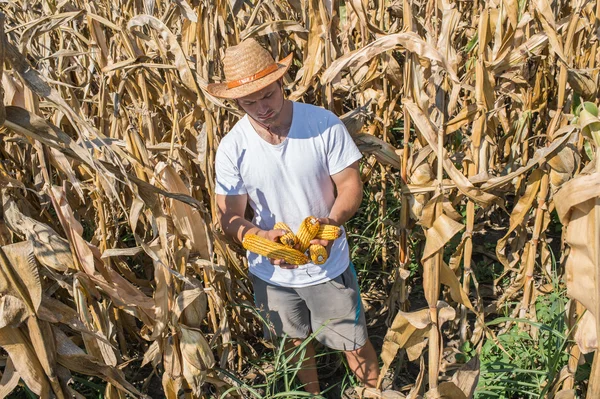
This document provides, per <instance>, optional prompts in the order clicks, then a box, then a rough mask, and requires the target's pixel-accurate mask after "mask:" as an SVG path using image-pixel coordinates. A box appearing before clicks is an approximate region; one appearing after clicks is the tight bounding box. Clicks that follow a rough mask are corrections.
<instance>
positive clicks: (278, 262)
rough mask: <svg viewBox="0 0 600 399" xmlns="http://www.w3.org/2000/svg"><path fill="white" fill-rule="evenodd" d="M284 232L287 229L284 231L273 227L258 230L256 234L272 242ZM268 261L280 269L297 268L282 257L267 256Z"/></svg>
mask: <svg viewBox="0 0 600 399" xmlns="http://www.w3.org/2000/svg"><path fill="white" fill-rule="evenodd" d="M286 233H287V231H285V230H283V229H273V230H260V231H259V232H258V233H257V234H256V235H258V236H260V237H264V238H266V239H268V240H271V241H274V242H279V238H280V237H281V236H282V235H284V234H286ZM269 261H270V262H271V264H272V265H274V266H278V267H280V268H282V269H297V268H298V265H290V264H289V263H286V262H285V261H284V260H283V259H271V258H269Z"/></svg>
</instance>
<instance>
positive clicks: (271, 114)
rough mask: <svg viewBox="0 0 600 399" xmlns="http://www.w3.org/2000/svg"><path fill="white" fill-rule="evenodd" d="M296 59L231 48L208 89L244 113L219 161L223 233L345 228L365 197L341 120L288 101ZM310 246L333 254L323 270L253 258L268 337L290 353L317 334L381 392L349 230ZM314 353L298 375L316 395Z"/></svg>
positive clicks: (269, 234) (272, 234)
mask: <svg viewBox="0 0 600 399" xmlns="http://www.w3.org/2000/svg"><path fill="white" fill-rule="evenodd" d="M291 62H292V55H291V54H290V55H289V56H288V57H286V58H285V59H283V60H282V61H280V62H279V63H275V61H274V60H273V58H272V57H271V55H270V53H269V52H268V51H267V50H265V49H264V48H262V47H261V46H260V45H259V44H258V43H257V42H256V41H255V40H253V39H249V40H246V41H244V42H242V43H241V44H239V45H237V46H233V47H229V48H228V49H227V50H226V53H225V58H224V60H223V67H224V72H225V79H226V82H224V83H213V84H210V85H209V86H208V91H209V92H210V93H211V94H213V95H214V96H217V97H221V98H229V99H235V100H236V101H237V103H238V105H239V106H240V107H241V108H242V109H243V110H244V111H245V112H246V115H245V116H244V117H243V118H242V119H241V120H240V121H239V122H238V123H236V125H235V126H234V127H233V128H232V129H231V131H230V132H229V133H228V134H227V135H226V136H225V137H224V138H223V140H222V141H221V143H220V145H219V148H218V150H217V155H216V175H217V184H216V187H217V188H216V193H217V198H216V201H217V206H218V210H219V217H220V223H221V227H222V228H223V230H224V232H225V233H226V234H228V235H230V236H232V237H234V238H235V239H237V240H238V241H240V242H241V241H242V239H243V237H244V235H246V234H257V235H259V236H262V237H266V238H268V239H270V240H273V241H277V239H278V238H279V237H280V236H282V235H283V234H284V233H285V231H283V230H274V229H273V226H274V225H275V223H276V222H284V223H286V224H288V226H290V227H291V228H292V230H293V231H297V229H298V226H299V225H300V222H301V221H302V220H303V219H304V218H306V217H307V216H315V217H317V218H319V220H320V221H321V223H326V224H334V225H337V226H342V225H343V224H344V223H345V222H346V221H348V219H350V217H352V215H354V213H355V212H356V210H357V209H358V207H359V205H360V202H361V199H362V183H361V180H360V174H359V170H358V160H359V159H360V158H361V153H360V151H359V150H358V148H357V147H356V145H355V144H354V142H353V141H352V139H351V137H350V135H349V134H348V131H347V130H346V128H345V127H344V125H343V124H342V123H341V121H340V120H339V118H337V117H336V116H335V115H333V114H332V113H331V112H329V111H327V110H325V109H323V108H320V107H315V106H312V105H308V104H303V103H297V102H292V101H290V100H286V99H285V98H284V95H283V85H282V77H283V75H284V74H285V72H286V71H287V69H288V68H289V66H290V65H291ZM248 203H249V204H250V206H251V207H252V209H253V210H254V218H253V220H252V221H249V220H247V219H245V218H244V213H245V209H246V205H247V204H248ZM342 230H343V229H342ZM312 243H313V244H321V245H323V246H325V247H326V248H327V249H328V251H329V259H328V260H327V262H326V263H324V264H323V265H315V264H312V263H309V264H306V265H299V266H298V265H289V264H286V263H285V262H283V261H282V260H281V259H267V258H265V257H262V256H260V255H257V254H254V253H251V252H248V264H249V271H250V275H251V278H252V281H253V284H254V291H255V300H256V306H257V308H258V309H259V311H260V312H261V314H263V316H264V317H265V319H266V320H267V321H268V322H269V323H271V324H272V326H271V328H269V327H268V326H266V327H265V335H266V336H267V337H269V336H270V334H271V331H273V332H274V333H275V334H276V335H277V336H279V337H283V336H287V337H289V338H290V340H289V341H288V342H289V344H288V348H289V349H291V348H293V346H294V345H296V346H297V345H300V344H302V343H303V341H304V340H305V339H306V338H307V337H308V336H309V334H310V333H311V332H314V333H316V335H315V338H316V339H317V340H318V341H319V342H321V343H323V344H324V345H326V346H328V347H330V348H332V349H336V350H342V351H344V353H345V355H346V358H347V360H348V365H349V367H350V368H351V369H352V370H353V371H354V373H355V374H356V376H357V377H358V379H359V380H360V381H361V382H362V383H363V384H365V385H366V386H368V387H374V386H375V385H376V383H377V378H378V376H379V364H378V361H377V355H376V353H375V350H374V349H373V346H372V345H371V342H370V341H369V339H368V337H367V328H366V323H365V316H364V311H363V309H362V307H361V302H360V293H359V289H358V284H357V281H356V273H355V272H354V268H353V266H352V264H351V263H350V258H349V251H348V242H347V240H346V235H345V232H344V233H343V234H342V236H341V237H340V238H338V239H337V240H335V241H333V242H328V241H326V240H318V239H317V240H313V241H312ZM314 354H315V351H314V348H313V346H312V344H310V343H309V344H308V345H307V346H306V356H305V360H304V363H303V367H302V369H301V370H300V371H299V372H298V377H299V379H300V381H301V383H302V384H303V386H304V389H305V390H306V391H308V392H310V393H314V394H317V393H319V392H320V390H319V382H318V376H317V371H316V365H315V359H314Z"/></svg>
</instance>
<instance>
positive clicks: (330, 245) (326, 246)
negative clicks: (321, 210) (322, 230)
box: [310, 218, 339, 259]
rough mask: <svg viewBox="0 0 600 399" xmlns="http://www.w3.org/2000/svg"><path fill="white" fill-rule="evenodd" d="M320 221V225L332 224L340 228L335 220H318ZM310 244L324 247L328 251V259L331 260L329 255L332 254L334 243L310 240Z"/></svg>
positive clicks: (316, 239)
mask: <svg viewBox="0 0 600 399" xmlns="http://www.w3.org/2000/svg"><path fill="white" fill-rule="evenodd" d="M318 220H319V223H321V224H332V225H334V226H339V225H338V224H337V223H336V222H335V221H334V220H333V219H330V218H318ZM310 243H311V244H317V245H322V246H324V247H325V249H326V250H327V258H328V259H329V255H330V253H331V247H332V246H333V241H331V240H323V239H320V238H315V239H313V240H310Z"/></svg>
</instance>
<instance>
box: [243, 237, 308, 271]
mask: <svg viewBox="0 0 600 399" xmlns="http://www.w3.org/2000/svg"><path fill="white" fill-rule="evenodd" d="M242 245H243V246H244V248H246V249H247V250H248V251H250V252H254V253H256V254H259V255H262V256H266V257H267V258H271V259H283V260H284V261H285V262H286V263H288V264H290V265H303V264H305V263H308V257H307V256H306V255H305V254H304V253H302V252H300V251H298V250H295V249H293V248H288V247H286V246H285V245H283V244H279V243H277V242H274V241H271V240H268V239H266V238H262V237H259V236H257V235H255V234H246V235H245V236H244V240H243V241H242Z"/></svg>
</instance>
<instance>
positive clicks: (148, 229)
mask: <svg viewBox="0 0 600 399" xmlns="http://www.w3.org/2000/svg"><path fill="white" fill-rule="evenodd" d="M251 3H252V4H251ZM0 7H1V10H2V12H3V13H4V15H3V17H2V18H0V37H1V38H2V40H0V74H1V75H2V84H1V85H0V95H3V98H4V101H3V105H0V122H1V123H2V126H3V127H2V128H1V130H0V138H1V139H2V143H1V147H0V158H1V160H2V162H0V190H1V196H2V218H0V293H1V297H0V302H1V306H0V346H1V347H2V348H3V349H4V351H5V355H4V359H5V367H4V372H3V376H2V381H1V382H0V396H2V397H4V396H6V395H8V394H10V392H12V391H13V390H14V389H15V388H16V386H17V385H18V384H19V382H20V381H22V384H25V385H27V387H28V388H29V389H30V390H31V391H32V392H34V393H35V394H37V395H40V396H42V397H51V396H56V397H58V398H67V397H83V395H82V394H81V393H79V392H76V388H75V387H74V386H73V385H72V384H69V381H70V380H71V373H72V372H75V373H81V374H86V375H92V376H97V377H99V378H101V379H103V380H105V381H106V382H107V385H106V392H105V394H106V397H109V398H122V397H125V395H130V396H133V397H143V394H142V392H141V391H143V390H144V389H145V388H146V387H145V386H143V385H142V386H140V385H139V384H138V385H136V386H134V385H133V381H132V380H131V378H130V377H128V376H130V375H132V373H131V372H130V371H131V367H132V366H131V364H136V365H137V366H139V365H140V362H136V360H138V359H140V358H141V365H152V366H153V367H155V368H156V370H157V371H159V372H160V373H162V374H161V375H160V377H161V378H162V385H163V389H164V392H165V396H166V397H167V398H176V397H177V395H178V393H179V392H180V390H182V389H184V390H185V395H186V397H190V398H192V397H193V398H200V397H210V395H213V394H214V393H211V392H217V393H219V394H220V393H223V392H225V391H226V390H228V389H230V388H232V387H233V388H235V386H236V384H238V382H236V381H235V380H233V379H231V378H230V377H228V376H227V375H225V374H224V373H222V372H220V371H219V370H223V369H227V370H230V371H233V372H234V373H241V372H242V370H243V369H244V368H245V367H246V365H247V364H248V363H247V361H248V359H249V358H252V357H253V356H255V354H254V353H253V352H252V350H251V348H250V346H249V345H244V344H243V342H245V341H247V340H248V339H250V337H251V336H253V335H255V334H257V332H258V331H259V329H260V324H259V322H258V321H257V320H256V318H255V317H254V316H253V314H252V313H251V312H250V311H248V310H246V309H248V307H247V306H246V305H249V304H250V303H251V302H252V295H251V291H250V290H249V288H248V284H247V277H248V276H247V271H246V270H247V269H246V265H245V260H244V259H243V257H242V256H241V253H242V251H240V247H239V246H238V245H237V244H235V243H232V242H231V241H230V240H229V239H227V238H226V237H225V236H224V235H223V234H222V233H221V232H220V231H219V228H218V226H217V225H216V220H217V218H216V216H217V215H216V209H215V204H214V156H215V150H216V148H217V146H218V143H219V139H220V138H221V137H222V136H223V135H224V134H225V133H226V132H227V131H228V129H229V128H230V127H231V126H232V125H233V124H234V123H235V122H236V121H237V120H238V118H239V117H240V115H241V113H240V112H239V110H237V109H236V108H235V107H234V105H233V104H231V103H227V102H223V101H221V100H219V99H216V98H213V97H211V96H210V95H208V94H207V93H206V91H205V87H206V84H207V82H209V81H213V80H214V79H215V77H216V76H217V77H218V76H222V72H221V62H220V61H221V59H222V57H223V54H224V48H226V47H227V46H229V45H232V44H235V43H237V42H238V41H239V40H241V39H243V38H247V37H255V38H258V39H259V40H261V42H263V44H264V45H265V46H267V47H268V48H269V49H271V50H272V51H273V53H274V54H282V55H283V54H288V53H289V52H294V54H295V60H296V61H295V65H294V67H293V68H292V69H291V70H290V73H289V74H288V75H287V76H285V78H284V85H285V88H286V90H287V91H288V93H289V97H290V98H291V99H294V100H302V101H306V102H311V103H314V104H318V105H322V106H325V107H327V108H329V109H331V110H333V111H334V112H336V113H337V114H339V115H342V114H343V116H342V120H343V122H344V123H345V124H346V126H347V127H348V129H349V131H350V132H351V134H352V136H353V138H354V139H355V141H356V143H357V144H358V145H359V148H360V149H361V150H362V151H363V153H364V154H365V163H364V168H363V179H364V181H365V182H367V181H368V182H370V183H371V184H372V185H373V186H374V187H378V186H379V187H387V189H388V190H390V189H391V188H392V187H395V186H396V184H395V183H399V184H398V185H399V189H398V190H397V191H396V192H394V193H392V194H393V195H394V196H396V197H397V198H398V199H399V202H400V204H401V208H400V211H399V212H400V214H399V220H398V221H394V222H395V223H396V227H397V228H396V230H395V233H394V234H390V233H389V230H386V229H381V230H380V231H379V234H380V236H381V237H380V238H381V239H382V240H384V241H390V240H392V241H394V242H396V243H397V248H398V251H397V253H392V252H390V251H388V252H387V253H386V254H384V257H385V259H384V260H383V261H384V262H385V264H386V265H387V266H385V267H387V268H388V271H389V269H390V268H391V270H392V272H393V273H392V278H391V280H390V281H388V285H387V287H388V289H389V292H388V294H389V295H388V298H389V299H388V300H387V303H386V306H387V309H388V318H389V330H388V333H387V334H386V337H385V341H384V344H383V348H382V352H381V358H382V360H383V363H384V366H383V369H384V372H385V371H386V370H387V369H388V368H389V367H390V366H391V364H392V362H393V361H394V359H395V358H396V356H397V353H398V351H399V350H400V349H404V350H405V352H406V354H407V355H408V358H409V359H410V360H412V361H417V362H419V363H420V365H421V372H420V374H419V376H418V377H417V378H416V380H415V383H414V386H413V387H412V389H411V391H410V392H408V397H410V398H416V397H418V395H423V394H424V395H425V396H426V397H431V398H434V397H435V398H437V397H445V398H462V397H470V396H471V395H472V393H473V390H474V389H475V385H476V383H477V373H478V369H479V366H478V363H477V358H474V359H473V360H472V361H471V362H469V363H467V364H466V365H463V366H462V367H461V368H460V369H459V370H458V371H457V372H456V373H454V375H453V377H452V379H449V378H448V376H447V375H445V374H446V373H447V372H448V371H450V370H456V369H457V368H459V365H457V364H452V363H451V362H450V361H449V360H448V359H447V358H446V357H443V356H442V353H444V352H445V351H446V349H448V348H447V345H449V342H448V341H449V339H448V338H449V336H447V335H445V334H444V333H442V332H443V331H444V332H445V333H448V331H453V330H454V331H455V332H456V333H457V334H458V336H459V337H460V341H461V342H467V341H471V342H472V344H474V346H475V347H478V348H480V347H481V345H482V344H483V342H484V341H485V340H487V339H494V337H495V335H494V334H495V333H496V332H494V331H491V330H490V329H489V328H488V327H486V325H485V316H486V313H485V312H484V306H483V301H482V299H481V297H480V296H479V286H478V282H477V280H476V279H475V275H474V269H475V268H476V267H477V265H476V264H475V262H474V260H473V254H474V251H475V250H474V245H473V236H474V235H476V234H485V232H483V231H482V228H483V223H481V222H482V221H483V220H484V219H485V218H486V216H487V215H490V214H492V213H493V212H496V211H498V210H499V209H507V208H506V207H507V206H509V207H508V209H511V210H510V219H509V220H507V221H506V224H505V225H504V226H498V227H500V228H501V229H502V230H503V232H504V236H503V237H502V238H501V239H499V240H497V245H496V254H495V256H496V257H497V258H498V260H499V262H500V263H502V265H503V266H504V268H505V271H504V275H505V276H508V277H509V278H510V281H511V283H510V284H509V285H508V286H507V287H505V289H504V290H503V291H502V292H499V293H498V296H497V297H496V298H495V300H494V304H493V305H494V307H495V308H500V307H501V306H506V305H507V304H514V303H516V302H518V303H519V304H518V306H515V307H513V309H514V310H513V314H514V316H515V317H517V316H518V317H519V318H528V319H532V320H535V318H536V315H535V306H534V303H535V298H536V297H537V296H538V295H540V293H539V292H538V291H537V290H536V285H537V284H543V283H544V282H547V280H548V273H547V271H548V270H550V269H551V262H552V260H551V259H552V257H551V256H550V251H549V238H548V236H547V230H548V226H549V224H550V222H551V217H552V212H553V211H554V210H556V212H557V214H558V216H559V218H560V222H561V223H562V224H563V226H565V227H566V229H564V231H565V234H564V239H565V242H564V244H563V245H564V248H563V249H565V251H563V252H562V257H563V258H564V259H563V260H564V261H565V263H564V264H565V271H564V273H565V275H564V280H565V281H566V283H565V285H566V288H567V291H568V295H569V296H570V297H571V299H572V301H573V304H572V306H570V314H569V320H571V321H572V325H574V324H575V321H576V320H580V322H579V323H578V324H577V328H576V330H573V333H572V334H573V335H572V337H573V339H574V341H575V343H574V344H573V345H572V346H571V347H570V348H568V350H569V351H570V353H571V355H572V361H570V362H569V365H568V367H566V368H565V370H563V372H562V373H561V376H562V377H561V378H560V379H557V380H555V381H552V382H551V383H552V384H554V385H553V387H552V392H553V393H554V394H556V395H558V394H559V393H560V395H561V396H560V397H561V398H565V397H572V395H574V391H573V389H574V388H575V380H574V373H575V370H576V367H577V359H579V358H580V357H581V355H582V354H584V353H588V352H592V351H596V350H597V337H598V335H599V333H600V298H599V294H598V293H599V284H600V188H599V187H600V186H599V184H600V183H599V182H600V163H599V162H594V161H593V160H594V159H597V157H598V156H599V155H600V153H599V148H600V120H599V119H598V110H597V108H596V105H597V104H598V90H597V81H598V70H597V67H598V42H597V40H595V32H596V31H597V29H598V26H599V23H600V20H599V16H600V3H598V2H583V1H559V2H554V3H551V2H549V1H547V0H532V1H524V2H517V1H514V0H499V1H489V2H482V1H479V2H450V1H445V0H444V1H425V0H423V1H420V2H417V1H408V0H404V1H402V0H393V1H355V0H352V1H346V2H345V4H342V6H341V7H340V2H339V1H336V0H332V1H327V2H322V1H318V0H308V1H305V2H298V1H291V0H290V1H286V0H283V1H277V2H263V1H257V2H254V1H251V2H246V3H244V2H241V1H224V0H218V1H213V0H211V1H208V0H195V1H191V0H181V1H177V2H152V1H151V2H148V1H145V2H141V1H134V2H117V3H115V2H108V1H102V0H100V1H93V2H92V1H79V0H74V1H71V2H46V1H35V0H33V1H29V2H26V3H20V2H5V3H2V4H1V5H0ZM582 101H587V103H585V104H583V106H579V104H580V103H581V102H582ZM398 127H399V128H400V130H401V131H402V132H401V134H395V133H393V132H394V129H397V128H398ZM376 164H379V166H376ZM382 194H383V193H379V194H378V195H374V198H373V200H377V201H378V203H379V205H380V206H381V209H382V211H381V212H384V211H385V209H387V208H386V206H387V204H386V201H387V200H386V196H385V195H382ZM507 198H511V200H510V201H508V200H507ZM513 198H514V200H513ZM512 205H514V206H512ZM511 207H512V208H511ZM461 209H464V213H463V214H461V213H460V212H459V211H460V210H461ZM380 216H382V215H380ZM416 229H420V230H422V231H423V232H424V235H423V238H422V239H423V240H424V242H423V244H422V245H409V243H410V240H411V238H410V237H411V236H412V233H413V231H415V230H416ZM457 235H460V236H459V240H458V242H459V244H458V246H456V247H452V248H448V247H449V242H450V240H451V239H452V238H453V237H455V236H457ZM411 248H421V249H419V253H414V254H411ZM448 249H449V250H450V252H451V255H450V257H449V258H448V257H447V256H446V257H445V256H444V253H445V250H448ZM567 249H568V250H567ZM411 257H412V258H415V259H420V262H419V267H420V273H421V275H422V277H423V284H424V295H425V299H426V301H427V305H428V306H427V307H426V308H424V309H411V306H410V301H409V299H410V295H409V292H408V289H407V284H406V281H405V279H406V277H407V275H408V270H407V269H408V267H409V263H410V259H411ZM559 270H560V268H559ZM472 287H474V288H475V289H472ZM238 305H243V306H238ZM469 314H472V315H473V317H468V316H469ZM582 315H583V316H582ZM442 327H444V329H442ZM505 328H506V329H508V328H509V326H505ZM522 328H523V329H525V328H529V327H527V325H523V326H522ZM531 334H535V331H531ZM425 348H427V352H426V353H427V354H426V355H425V354H424V350H425ZM130 362H131V363H130ZM137 366H136V367H137ZM382 375H383V373H382ZM148 381H149V379H148ZM148 381H147V382H148ZM442 381H443V382H442ZM209 386H210V390H209V389H208V387H209ZM580 388H581V387H580ZM583 388H585V387H583ZM234 391H235V389H234ZM587 397H588V398H597V397H600V360H598V356H596V359H595V361H594V365H593V368H592V376H591V377H590V383H589V386H587Z"/></svg>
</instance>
